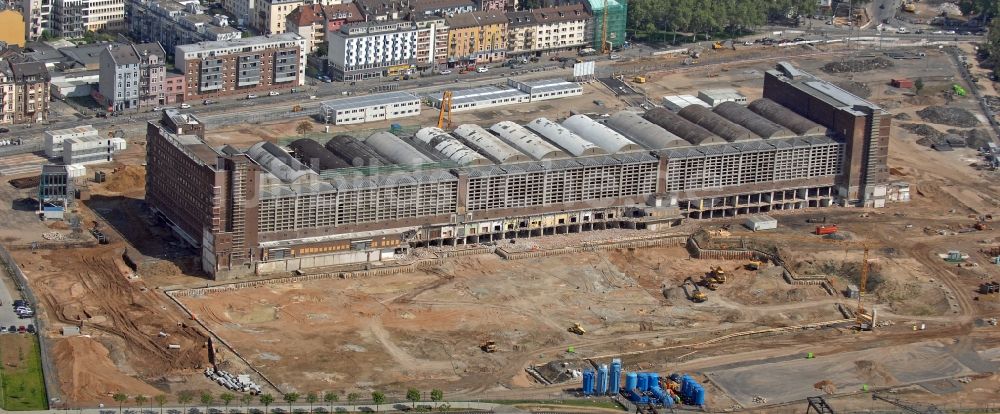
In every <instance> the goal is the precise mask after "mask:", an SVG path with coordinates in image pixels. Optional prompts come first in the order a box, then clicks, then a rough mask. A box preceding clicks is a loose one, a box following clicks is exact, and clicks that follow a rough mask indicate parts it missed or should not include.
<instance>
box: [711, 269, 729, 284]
mask: <svg viewBox="0 0 1000 414" xmlns="http://www.w3.org/2000/svg"><path fill="white" fill-rule="evenodd" d="M709 277H711V278H713V279H715V281H716V283H718V284H720V285H721V284H723V283H726V271H725V270H722V266H716V267H713V268H712V271H711V272H709Z"/></svg>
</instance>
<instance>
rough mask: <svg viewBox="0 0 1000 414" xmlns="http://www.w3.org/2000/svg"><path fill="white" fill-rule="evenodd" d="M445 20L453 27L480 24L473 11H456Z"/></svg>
mask: <svg viewBox="0 0 1000 414" xmlns="http://www.w3.org/2000/svg"><path fill="white" fill-rule="evenodd" d="M445 21H446V22H447V23H448V27H451V28H453V29H462V28H467V27H476V26H479V20H476V16H473V14H472V13H456V14H453V15H450V16H448V18H447V19H446V20H445Z"/></svg>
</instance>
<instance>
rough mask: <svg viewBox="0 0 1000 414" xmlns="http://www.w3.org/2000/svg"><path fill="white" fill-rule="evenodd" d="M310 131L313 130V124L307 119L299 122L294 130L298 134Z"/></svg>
mask: <svg viewBox="0 0 1000 414" xmlns="http://www.w3.org/2000/svg"><path fill="white" fill-rule="evenodd" d="M312 131H313V125H312V123H310V122H309V121H302V122H299V124H298V125H296V126H295V132H297V133H298V134H299V135H305V134H308V133H310V132H312Z"/></svg>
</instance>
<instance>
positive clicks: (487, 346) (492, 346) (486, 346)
mask: <svg viewBox="0 0 1000 414" xmlns="http://www.w3.org/2000/svg"><path fill="white" fill-rule="evenodd" d="M479 349H482V350H483V352H486V353H490V354H492V353H494V352H496V351H497V343H496V341H492V340H490V341H486V342H483V344H482V345H480V346H479Z"/></svg>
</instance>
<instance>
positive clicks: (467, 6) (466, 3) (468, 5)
mask: <svg viewBox="0 0 1000 414" xmlns="http://www.w3.org/2000/svg"><path fill="white" fill-rule="evenodd" d="M411 9H412V11H413V16H414V17H416V16H447V15H449V14H458V13H472V12H474V11H476V10H479V8H478V7H477V6H476V3H474V2H473V1H472V0H421V1H418V2H413V4H412V6H411Z"/></svg>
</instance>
